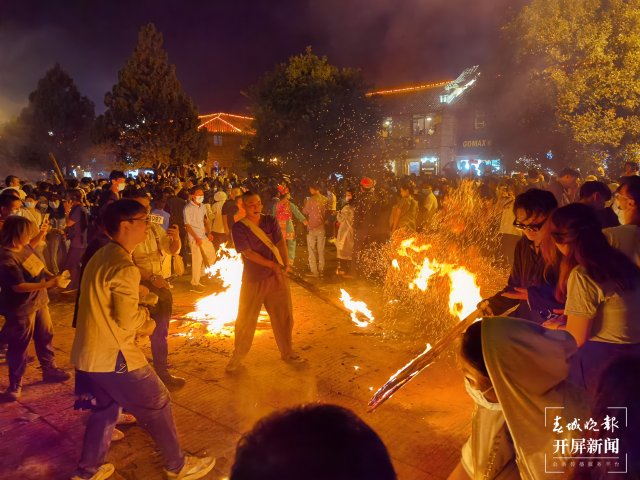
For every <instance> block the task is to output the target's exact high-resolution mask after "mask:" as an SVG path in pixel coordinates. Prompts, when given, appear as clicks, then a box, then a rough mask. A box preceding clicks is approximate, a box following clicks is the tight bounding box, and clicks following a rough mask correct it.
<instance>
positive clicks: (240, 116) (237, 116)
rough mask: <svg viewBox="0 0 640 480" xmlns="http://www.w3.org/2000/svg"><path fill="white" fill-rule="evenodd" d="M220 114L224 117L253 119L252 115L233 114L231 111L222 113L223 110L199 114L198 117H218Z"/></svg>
mask: <svg viewBox="0 0 640 480" xmlns="http://www.w3.org/2000/svg"><path fill="white" fill-rule="evenodd" d="M222 115H224V116H225V117H233V118H241V119H242V120H253V117H245V116H243V115H235V114H233V113H224V112H219V113H207V114H206V115H200V116H199V117H198V118H200V119H203V120H204V119H208V118H209V117H220V116H222Z"/></svg>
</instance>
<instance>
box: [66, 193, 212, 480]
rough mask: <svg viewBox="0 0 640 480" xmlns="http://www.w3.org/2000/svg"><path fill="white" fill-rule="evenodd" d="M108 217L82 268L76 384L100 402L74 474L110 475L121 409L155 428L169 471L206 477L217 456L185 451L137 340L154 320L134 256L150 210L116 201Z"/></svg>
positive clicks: (75, 350) (164, 390) (178, 475)
mask: <svg viewBox="0 0 640 480" xmlns="http://www.w3.org/2000/svg"><path fill="white" fill-rule="evenodd" d="M103 224H104V226H105V229H106V231H107V233H108V234H109V236H110V237H111V239H112V241H111V242H109V243H108V244H107V245H105V246H104V247H102V248H101V249H100V250H98V251H97V252H96V253H95V254H94V255H93V257H92V258H91V260H89V262H88V263H87V265H86V267H85V269H84V272H83V274H82V281H81V285H80V297H79V299H78V318H77V324H76V336H75V339H74V341H73V347H72V349H71V361H72V362H73V364H74V365H75V367H76V369H77V371H76V390H83V395H84V396H85V397H86V396H87V395H91V396H92V397H93V398H94V401H95V405H94V406H93V407H92V413H91V415H90V417H89V419H88V421H87V428H86V431H85V435H84V444H83V447H82V456H81V458H80V462H79V465H78V470H77V471H76V475H75V476H74V477H73V478H74V479H93V480H98V479H106V478H109V477H110V476H111V475H112V474H113V472H114V470H115V468H114V466H113V465H111V464H108V463H104V459H105V457H106V454H107V451H108V449H109V444H110V443H111V434H112V432H113V429H114V427H115V424H116V420H117V419H118V415H119V413H120V409H121V408H124V409H126V410H127V411H128V412H131V413H132V414H133V415H135V417H136V418H137V419H138V424H139V425H141V426H142V427H144V428H146V429H147V430H148V431H149V433H150V434H151V437H152V438H153V440H154V441H155V442H156V445H157V446H158V448H159V450H160V451H161V453H162V455H163V457H164V461H165V468H166V470H165V474H166V477H167V478H169V479H173V478H180V479H183V480H187V479H195V478H201V477H202V476H204V474H205V473H206V472H208V471H210V470H211V469H213V466H214V464H215V459H214V458H210V457H204V458H197V457H191V456H188V455H187V456H185V455H184V453H183V452H182V449H181V448H180V443H179V441H178V434H177V432H176V426H175V422H174V420H173V414H172V411H171V398H170V396H169V392H168V391H167V388H166V387H165V386H164V385H163V383H162V382H161V381H160V378H159V377H158V375H156V373H155V372H154V371H153V369H151V367H149V365H148V363H147V360H146V358H145V355H144V353H143V352H142V351H141V350H140V349H139V348H138V347H137V346H136V344H135V336H136V333H137V332H138V331H139V330H140V331H149V330H152V329H153V326H154V324H153V321H152V320H150V317H149V312H148V311H147V309H146V308H145V307H142V306H140V305H139V294H138V288H139V286H140V279H141V276H140V271H139V270H138V268H137V267H136V266H135V264H134V263H133V260H132V258H131V253H132V252H133V250H135V248H136V246H137V245H138V244H140V243H142V242H144V240H145V238H146V236H147V228H148V214H147V210H146V208H145V207H144V206H143V205H141V204H140V203H138V202H136V201H134V200H117V201H115V202H113V203H111V204H110V205H108V206H107V207H106V209H105V213H104V217H103Z"/></svg>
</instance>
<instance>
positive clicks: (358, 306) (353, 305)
mask: <svg viewBox="0 0 640 480" xmlns="http://www.w3.org/2000/svg"><path fill="white" fill-rule="evenodd" d="M340 293H341V294H342V295H341V297H340V300H341V301H342V303H344V306H345V307H347V309H349V310H350V311H351V321H353V323H355V324H356V325H357V326H358V327H360V328H364V327H367V326H368V325H369V324H370V323H371V322H373V320H374V318H373V314H372V313H371V310H369V307H367V304H366V303H364V302H362V301H358V300H352V299H351V295H349V294H348V293H347V291H346V290H345V289H344V288H341V289H340ZM358 313H360V314H361V315H363V316H364V317H365V318H367V320H358Z"/></svg>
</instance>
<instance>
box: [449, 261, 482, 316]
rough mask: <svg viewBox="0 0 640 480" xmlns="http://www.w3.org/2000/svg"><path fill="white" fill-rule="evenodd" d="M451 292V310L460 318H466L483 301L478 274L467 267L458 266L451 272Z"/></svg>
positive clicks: (452, 313)
mask: <svg viewBox="0 0 640 480" xmlns="http://www.w3.org/2000/svg"><path fill="white" fill-rule="evenodd" d="M449 281H450V282H451V293H449V312H451V315H455V316H456V317H458V319H459V320H464V319H465V318H466V317H468V316H469V315H471V313H473V312H474V311H475V309H476V306H477V305H478V303H480V302H481V301H482V296H481V295H480V287H478V284H477V283H476V276H475V275H474V274H472V273H471V272H469V271H468V270H467V269H465V268H462V267H458V268H456V269H454V270H452V271H451V272H449Z"/></svg>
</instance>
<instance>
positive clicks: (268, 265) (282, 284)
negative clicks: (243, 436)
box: [226, 192, 304, 373]
mask: <svg viewBox="0 0 640 480" xmlns="http://www.w3.org/2000/svg"><path fill="white" fill-rule="evenodd" d="M242 203H243V205H244V209H245V212H246V216H245V217H244V218H243V219H241V220H240V221H238V222H237V223H235V224H234V225H233V228H232V234H233V241H234V243H235V246H236V250H237V251H238V252H240V253H241V254H242V260H243V263H244V271H243V273H242V287H241V290H240V304H239V306H238V317H237V319H236V323H235V345H234V351H233V355H232V357H231V360H230V361H229V364H228V365H227V368H226V371H227V372H229V373H232V372H235V371H237V370H238V369H239V368H240V367H241V362H242V360H243V358H244V357H245V356H246V355H247V353H249V349H250V348H251V344H252V343H253V336H254V334H255V331H256V325H257V322H258V316H259V315H260V309H261V308H262V305H264V306H265V308H266V310H267V312H268V313H269V317H270V319H271V327H272V329H273V334H274V336H275V339H276V344H277V345H278V349H279V350H280V356H281V357H282V360H284V361H285V362H287V363H304V359H302V358H301V357H300V356H299V355H296V354H295V353H293V348H292V345H291V343H292V342H291V332H292V330H293V311H292V307H291V291H290V287H289V282H288V280H287V277H286V275H285V274H286V273H288V272H291V267H290V266H288V265H289V262H288V256H287V245H286V243H285V240H284V238H283V237H282V232H281V231H280V226H279V225H278V222H277V220H276V219H275V218H274V217H272V216H270V215H262V214H261V212H262V201H261V200H260V195H258V194H257V193H253V192H246V193H245V194H244V195H243V196H242Z"/></svg>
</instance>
